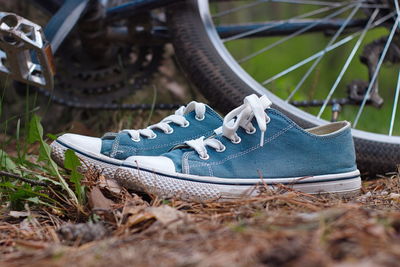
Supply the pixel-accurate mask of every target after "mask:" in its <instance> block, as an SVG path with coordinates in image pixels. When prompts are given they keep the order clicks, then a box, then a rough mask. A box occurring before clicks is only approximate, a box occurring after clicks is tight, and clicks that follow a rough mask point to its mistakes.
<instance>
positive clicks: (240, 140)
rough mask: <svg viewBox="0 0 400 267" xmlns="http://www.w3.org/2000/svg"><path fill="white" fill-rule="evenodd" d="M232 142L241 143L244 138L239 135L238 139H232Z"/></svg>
mask: <svg viewBox="0 0 400 267" xmlns="http://www.w3.org/2000/svg"><path fill="white" fill-rule="evenodd" d="M231 142H232V143H233V144H235V145H237V144H239V143H240V142H242V138H240V136H238V137H237V139H236V140H231Z"/></svg>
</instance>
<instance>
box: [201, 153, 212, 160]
mask: <svg viewBox="0 0 400 267" xmlns="http://www.w3.org/2000/svg"><path fill="white" fill-rule="evenodd" d="M199 158H201V159H202V160H208V159H209V158H210V155H208V154H206V156H205V157H202V156H201V155H200V156H199Z"/></svg>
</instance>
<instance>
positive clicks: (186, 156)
mask: <svg viewBox="0 0 400 267" xmlns="http://www.w3.org/2000/svg"><path fill="white" fill-rule="evenodd" d="M191 154H194V153H192V152H185V153H184V154H183V157H182V171H183V173H185V174H189V171H190V166H189V156H190V155H191Z"/></svg>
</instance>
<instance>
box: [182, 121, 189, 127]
mask: <svg viewBox="0 0 400 267" xmlns="http://www.w3.org/2000/svg"><path fill="white" fill-rule="evenodd" d="M189 125H190V121H186V122H185V124H183V125H182V126H181V127H183V128H186V127H189Z"/></svg>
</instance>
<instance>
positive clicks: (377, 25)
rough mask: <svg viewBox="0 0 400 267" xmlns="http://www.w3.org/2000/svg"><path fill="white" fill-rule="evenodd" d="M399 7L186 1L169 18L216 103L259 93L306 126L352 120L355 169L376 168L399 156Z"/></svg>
mask: <svg viewBox="0 0 400 267" xmlns="http://www.w3.org/2000/svg"><path fill="white" fill-rule="evenodd" d="M397 5H398V4H397V1H383V0H382V1H381V0H369V1H363V0H361V1H360V0H350V1H327V0H317V1H315V0H272V1H266V0H260V1H215V2H213V1H210V2H209V1H205V0H199V1H196V0H191V1H185V2H182V3H179V4H177V5H176V6H174V7H173V8H171V9H170V12H169V16H168V20H169V22H170V29H171V32H172V37H173V45H174V47H175V50H176V51H178V52H177V53H176V56H177V58H178V61H179V62H180V64H181V65H182V66H183V69H184V70H185V71H186V72H187V75H188V76H189V78H190V80H191V81H193V83H194V84H195V85H196V86H197V87H198V88H199V89H200V91H201V92H202V93H203V94H204V95H205V97H206V98H207V99H209V100H210V102H212V104H214V105H215V106H216V107H217V108H219V109H220V110H223V111H227V110H229V109H231V108H233V107H235V106H237V105H239V104H240V103H241V102H242V99H243V97H244V96H246V95H248V94H251V93H257V94H266V95H268V97H270V99H271V100H272V101H273V103H274V105H275V108H277V109H279V110H281V111H282V112H284V113H286V114H287V115H288V116H290V117H291V118H292V119H294V120H295V121H296V122H297V123H299V124H301V125H302V126H315V125H322V124H326V123H328V120H330V118H331V117H334V118H335V117H337V116H338V117H339V119H340V120H348V121H351V122H352V123H353V128H354V129H353V134H354V140H355V146H356V151H357V163H358V166H359V169H360V170H362V172H363V173H364V175H368V176H373V175H375V174H377V173H380V174H382V173H386V172H391V171H396V165H397V164H399V163H400V137H399V135H400V121H399V119H397V120H396V111H397V103H398V102H397V101H398V98H399V91H400V73H399V68H398V67H396V66H395V65H394V64H396V63H398V62H400V52H399V51H400V49H399V47H400V46H398V45H397V44H398V43H399V39H400V38H398V37H399V36H398V35H399V34H398V31H399V28H398V27H399V20H398V15H397V14H400V11H399V8H398V6H397ZM282 55H285V56H282ZM357 58H360V59H361V60H357ZM387 63H392V64H391V65H392V66H391V67H389V68H387V67H385V68H383V67H382V66H384V65H387ZM364 65H366V66H364ZM368 74H369V76H368ZM360 78H363V79H364V80H357V79H360ZM378 80H379V82H380V83H379V85H380V87H381V89H382V90H380V91H378V89H377V88H378ZM346 88H347V89H346ZM381 95H382V97H381ZM367 96H368V97H367ZM382 101H384V103H382ZM331 106H332V107H333V109H332V114H331V112H329V110H328V107H329V108H330V107H331ZM341 108H342V109H343V111H341V112H340V113H339V111H340V109H341ZM399 112H400V111H399ZM399 112H398V113H399ZM338 114H339V115H338ZM399 116H400V115H398V116H397V118H399ZM395 122H396V123H395Z"/></svg>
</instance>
